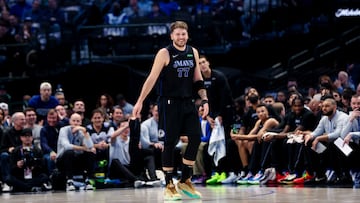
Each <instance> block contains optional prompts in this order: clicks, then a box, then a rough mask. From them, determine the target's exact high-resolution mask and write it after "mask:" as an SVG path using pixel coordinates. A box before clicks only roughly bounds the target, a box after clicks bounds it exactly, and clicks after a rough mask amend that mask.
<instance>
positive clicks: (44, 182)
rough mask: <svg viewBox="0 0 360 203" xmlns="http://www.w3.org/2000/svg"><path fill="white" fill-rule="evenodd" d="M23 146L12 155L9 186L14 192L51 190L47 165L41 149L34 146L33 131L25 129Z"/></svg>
mask: <svg viewBox="0 0 360 203" xmlns="http://www.w3.org/2000/svg"><path fill="white" fill-rule="evenodd" d="M20 140H21V143H22V144H21V145H20V146H17V147H16V148H15V149H14V151H13V152H12V153H11V157H10V160H11V161H10V167H11V175H10V180H9V182H8V183H9V184H10V185H12V186H13V192H30V191H31V192H38V191H41V190H42V191H46V190H50V189H51V184H50V183H49V177H48V176H47V175H46V165H45V163H44V160H43V154H42V151H41V149H40V148H38V147H37V146H35V145H33V144H32V142H33V136H32V129H30V128H24V129H23V130H22V132H21V134H20Z"/></svg>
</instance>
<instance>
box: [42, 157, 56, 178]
mask: <svg viewBox="0 0 360 203" xmlns="http://www.w3.org/2000/svg"><path fill="white" fill-rule="evenodd" d="M44 160H45V164H46V166H47V169H48V174H49V175H51V174H52V172H53V171H54V169H55V168H56V164H55V160H51V159H50V153H49V154H44Z"/></svg>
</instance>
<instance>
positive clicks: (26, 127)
mask: <svg viewBox="0 0 360 203" xmlns="http://www.w3.org/2000/svg"><path fill="white" fill-rule="evenodd" d="M251 2H252V1H251ZM256 2H259V4H258V5H257V7H256V13H255V14H254V13H253V12H255V10H253V9H252V8H251V4H249V1H238V0H231V1H212V0H203V1H172V0H167V1H165V0H164V1H149V0H130V1H126V0H124V1H100V0H99V1H91V2H90V1H57V0H48V1H43V0H32V1H26V0H16V1H6V0H0V8H1V16H0V44H1V45H4V44H6V45H8V44H17V45H19V46H7V49H6V50H5V52H6V53H5V56H6V57H5V58H3V57H2V58H0V64H2V65H4V66H2V67H4V68H2V70H1V71H3V73H2V74H5V73H6V74H8V73H9V72H13V73H16V74H24V69H23V68H24V67H25V66H32V65H33V64H34V63H33V62H34V60H37V57H38V56H37V55H38V54H40V53H41V54H45V55H43V56H48V60H49V61H57V60H58V57H59V55H58V54H57V53H58V50H63V49H62V48H63V45H64V35H63V33H64V30H65V29H69V27H70V29H73V28H74V27H73V26H75V27H76V26H79V25H106V24H108V25H117V24H131V23H147V22H168V21H169V19H173V18H186V19H188V20H189V21H191V22H193V23H194V25H196V22H197V23H200V24H201V25H202V26H205V25H206V23H210V22H211V21H209V19H211V20H218V21H220V22H226V21H230V20H234V19H235V22H236V23H238V25H242V26H240V27H241V32H243V33H242V37H245V38H251V35H252V32H254V29H255V25H256V22H257V21H256V20H257V19H258V18H259V16H258V15H260V16H261V15H262V14H263V13H265V12H266V11H267V10H269V9H270V8H276V7H284V6H285V7H288V8H293V7H296V6H297V5H291V4H289V3H291V2H293V1H283V4H282V5H278V4H275V2H277V1H272V2H274V5H269V3H268V2H267V1H256ZM261 3H263V4H261ZM305 7H306V5H301V8H302V9H303V8H305ZM77 9H79V10H77ZM73 10H76V11H77V12H78V13H81V11H84V12H83V13H85V14H86V15H85V16H86V18H84V19H83V21H82V22H81V23H79V24H76V25H74V24H73V21H71V20H70V16H69V14H70V13H71V12H70V11H73ZM297 11H298V10H297ZM317 14H319V15H323V14H324V13H317ZM77 20H79V19H77ZM309 20H311V17H310V16H308V17H307V18H306V17H305V19H296V21H297V22H299V23H300V24H301V25H303V26H304V27H305V28H307V26H308V24H307V22H308V21H309ZM283 26H284V27H286V26H287V25H283ZM152 28H154V27H152ZM207 28H209V27H206V29H207ZM304 30H306V29H304ZM202 31H203V30H202ZM212 31H213V30H212ZM144 33H146V34H150V35H152V34H154V33H157V34H159V33H163V30H162V28H161V27H160V28H159V27H157V29H155V30H154V29H151V30H150V29H147V30H146V32H145V31H144ZM206 33H207V34H209V33H212V32H206ZM102 34H109V35H112V36H121V35H127V34H128V33H127V30H125V29H124V30H121V29H120V30H118V29H116V30H106V33H105V32H103V33H102ZM212 34H215V35H216V34H218V33H217V32H213V33H212ZM21 44H26V45H29V44H30V45H31V46H30V47H29V46H20V45H21ZM24 47H25V48H24ZM52 53H55V54H52ZM42 58H43V57H42ZM10 67H11V69H9V68H10ZM358 73H359V66H358V65H357V64H355V63H354V64H349V65H348V66H347V67H346V69H345V68H343V69H342V70H341V71H339V72H338V74H337V75H336V77H335V78H334V76H333V75H322V76H319V83H318V84H314V86H313V87H311V88H308V89H305V88H306V87H302V86H301V84H298V83H297V80H296V79H292V78H289V81H288V83H287V86H286V87H284V88H280V90H277V92H275V93H274V94H267V93H265V92H259V91H258V90H257V89H256V88H254V87H249V88H246V89H245V90H244V92H243V94H242V95H233V96H236V97H235V98H232V99H233V100H232V103H231V104H230V105H227V110H230V111H228V112H227V114H226V115H227V116H229V115H231V116H230V117H227V118H226V119H225V118H224V121H225V123H224V134H225V137H224V140H225V143H226V144H225V150H226V154H227V156H225V157H219V159H216V162H214V159H213V156H214V155H213V154H209V142H210V140H211V136H212V132H213V129H214V128H215V126H216V122H217V121H218V119H215V117H214V118H211V119H210V118H209V119H207V120H205V119H204V120H203V119H201V111H202V106H201V103H196V108H198V110H199V122H200V123H201V126H202V132H201V133H202V142H201V145H200V148H199V150H198V157H197V158H196V165H195V167H194V171H193V182H194V183H201V184H230V183H231V184H264V185H265V184H337V185H343V184H353V185H354V186H355V187H359V186H360V166H359V165H358V161H357V159H358V158H357V157H358V156H359V152H360V151H359V150H360V146H359V138H360V137H359V136H360V133H359V125H360V120H359V117H360V113H359V112H360V109H359V108H360V81H359V77H358V76H359V75H360V74H358ZM203 74H205V73H203ZM9 76H10V75H9ZM227 91H230V90H227ZM222 93H229V94H228V95H231V93H230V92H222ZM0 96H1V97H0V99H1V101H0V102H2V103H0V122H1V131H0V132H1V133H0V135H1V144H0V152H1V156H0V169H1V179H0V180H1V183H2V184H1V186H2V191H3V192H8V191H12V192H18V191H22V192H29V191H32V192H37V191H39V190H52V189H61V190H66V191H73V190H76V189H78V188H83V189H85V190H92V189H93V187H94V186H95V187H105V186H104V185H111V186H114V187H123V186H126V187H129V186H130V187H142V186H151V187H155V186H160V185H161V180H162V178H163V177H162V175H161V174H159V173H158V170H159V169H161V161H160V160H161V151H162V149H163V136H164V135H163V134H162V133H161V132H158V131H157V122H158V115H157V105H156V104H154V103H155V101H150V102H148V103H149V104H151V105H149V107H148V108H147V109H149V111H146V112H143V117H142V118H141V119H140V120H139V119H135V118H132V117H131V114H132V104H131V103H130V102H129V101H127V100H126V99H125V96H124V95H122V94H119V95H116V96H113V95H110V94H108V93H104V94H102V95H99V97H98V100H97V101H94V102H93V103H96V104H95V105H94V106H96V108H95V109H91V110H90V111H88V110H87V109H86V108H85V107H86V106H87V105H88V103H89V102H91V101H83V100H81V99H78V100H74V101H67V100H66V97H65V93H64V92H63V91H62V90H61V89H59V88H58V89H56V92H55V93H54V94H53V87H52V85H51V84H50V83H47V82H44V83H41V84H40V89H39V94H38V95H24V103H23V109H22V110H21V111H15V112H13V111H12V109H9V102H10V101H11V97H10V95H9V94H7V93H6V90H5V89H4V87H0ZM213 98H215V99H213V102H214V103H211V101H210V106H211V105H217V104H215V103H216V102H215V101H217V99H220V98H222V97H221V96H216V95H215V96H213ZM218 108H219V109H222V108H223V107H218ZM87 115H90V116H89V117H87ZM219 115H220V114H218V115H217V117H219ZM339 138H340V139H339ZM339 140H340V141H341V142H343V143H345V144H343V143H342V144H341V146H343V145H349V146H350V147H351V148H352V150H353V151H352V152H351V153H350V154H348V155H344V154H343V152H342V151H341V150H340V148H341V146H340V147H338V146H337V145H336V143H337V142H338V141H339ZM186 142H187V138H186V137H181V139H180V142H179V144H178V150H177V151H176V152H175V153H176V155H177V157H181V153H183V151H184V149H185V148H186ZM320 146H323V149H324V150H321V149H320ZM334 160H336V161H334Z"/></svg>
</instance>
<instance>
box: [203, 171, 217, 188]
mask: <svg viewBox="0 0 360 203" xmlns="http://www.w3.org/2000/svg"><path fill="white" fill-rule="evenodd" d="M219 177H220V175H219V173H218V172H215V173H214V175H212V176H211V178H210V179H207V180H206V184H209V185H213V184H216V183H217V181H218V179H219Z"/></svg>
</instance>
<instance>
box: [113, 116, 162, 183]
mask: <svg viewBox="0 0 360 203" xmlns="http://www.w3.org/2000/svg"><path fill="white" fill-rule="evenodd" d="M139 142H140V122H139V120H132V119H130V121H129V122H128V121H126V120H125V121H123V122H122V123H121V124H120V127H119V128H118V129H117V130H116V131H115V132H114V133H113V135H112V136H111V146H110V155H109V156H110V168H109V172H110V173H109V177H110V178H119V179H122V180H127V181H129V183H130V184H132V185H133V186H134V187H135V188H137V187H141V186H144V185H145V184H147V185H151V186H160V181H159V180H152V181H149V182H146V181H147V178H146V177H145V175H144V169H145V164H147V169H149V170H155V162H154V156H153V155H151V154H150V155H149V154H144V153H142V151H141V149H140V146H139ZM145 162H147V163H145ZM150 173H151V172H150Z"/></svg>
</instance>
